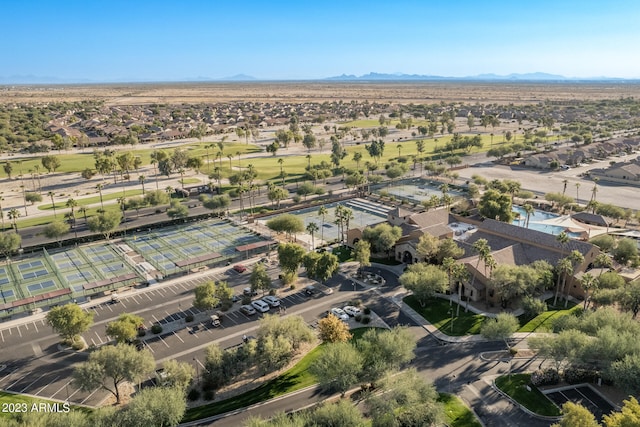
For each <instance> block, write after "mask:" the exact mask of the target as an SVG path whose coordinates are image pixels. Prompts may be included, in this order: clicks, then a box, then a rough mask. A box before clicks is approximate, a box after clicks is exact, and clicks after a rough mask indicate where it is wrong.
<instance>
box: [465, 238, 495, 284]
mask: <svg viewBox="0 0 640 427" xmlns="http://www.w3.org/2000/svg"><path fill="white" fill-rule="evenodd" d="M472 249H473V250H474V251H475V252H476V253H477V254H478V260H477V261H476V267H475V269H474V271H473V276H472V277H471V284H470V287H471V288H473V285H474V283H475V281H476V276H477V275H478V271H479V268H480V261H484V260H486V258H487V257H488V256H490V255H491V247H490V246H489V242H488V241H487V239H478V240H476V241H475V243H473V245H472ZM485 292H487V290H486V289H485Z"/></svg>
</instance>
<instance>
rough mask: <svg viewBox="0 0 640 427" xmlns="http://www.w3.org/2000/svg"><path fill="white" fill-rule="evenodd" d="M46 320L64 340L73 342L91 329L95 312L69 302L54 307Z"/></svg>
mask: <svg viewBox="0 0 640 427" xmlns="http://www.w3.org/2000/svg"><path fill="white" fill-rule="evenodd" d="M46 320H47V324H49V326H51V328H52V329H53V330H54V331H56V332H57V333H58V334H59V335H60V336H61V337H62V339H63V340H64V341H67V342H73V341H75V340H76V338H77V337H78V336H79V335H80V334H82V333H83V332H86V331H88V330H89V328H90V327H91V325H92V324H93V313H90V312H86V311H84V310H83V309H82V308H80V306H79V305H77V304H73V303H69V304H66V305H59V306H57V307H53V308H52V309H51V310H50V311H49V312H48V313H47V316H46Z"/></svg>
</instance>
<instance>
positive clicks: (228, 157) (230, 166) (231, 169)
mask: <svg viewBox="0 0 640 427" xmlns="http://www.w3.org/2000/svg"><path fill="white" fill-rule="evenodd" d="M227 159H229V173H233V166H232V165H231V160H233V154H227Z"/></svg>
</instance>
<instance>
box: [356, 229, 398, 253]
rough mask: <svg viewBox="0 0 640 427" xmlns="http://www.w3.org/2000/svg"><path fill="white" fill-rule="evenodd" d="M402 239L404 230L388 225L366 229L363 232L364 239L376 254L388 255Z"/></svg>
mask: <svg viewBox="0 0 640 427" xmlns="http://www.w3.org/2000/svg"><path fill="white" fill-rule="evenodd" d="M400 237H402V229H401V228H400V227H398V226H395V225H394V226H392V225H389V224H387V223H381V224H378V225H376V226H375V227H366V228H365V229H364V230H363V232H362V238H363V239H364V240H366V241H368V242H369V243H370V244H371V248H372V249H373V250H374V252H376V253H381V252H386V253H388V252H389V251H390V250H391V249H392V248H393V247H394V246H395V244H396V242H397V241H398V240H399V239H400Z"/></svg>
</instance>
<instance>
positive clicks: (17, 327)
mask: <svg viewBox="0 0 640 427" xmlns="http://www.w3.org/2000/svg"><path fill="white" fill-rule="evenodd" d="M16 329H17V330H18V334H20V338H22V332H20V325H18V326H16Z"/></svg>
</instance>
